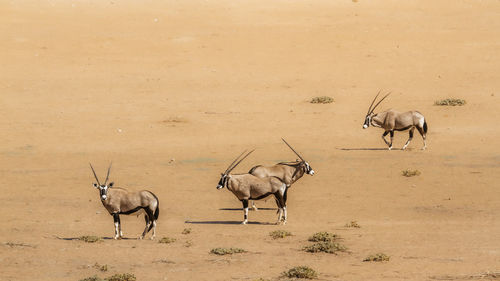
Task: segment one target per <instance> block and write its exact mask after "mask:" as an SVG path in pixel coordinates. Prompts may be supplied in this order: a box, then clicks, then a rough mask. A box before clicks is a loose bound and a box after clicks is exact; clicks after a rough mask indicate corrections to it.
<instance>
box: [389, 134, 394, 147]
mask: <svg viewBox="0 0 500 281" xmlns="http://www.w3.org/2000/svg"><path fill="white" fill-rule="evenodd" d="M390 133H391V143H390V144H389V150H391V149H392V139H393V138H394V131H390Z"/></svg>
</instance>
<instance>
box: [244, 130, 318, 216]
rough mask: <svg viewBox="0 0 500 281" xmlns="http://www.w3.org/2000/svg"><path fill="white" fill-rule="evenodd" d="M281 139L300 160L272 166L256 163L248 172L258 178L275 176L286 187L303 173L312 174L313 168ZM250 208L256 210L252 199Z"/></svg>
mask: <svg viewBox="0 0 500 281" xmlns="http://www.w3.org/2000/svg"><path fill="white" fill-rule="evenodd" d="M281 140H282V141H283V142H284V143H285V144H286V145H287V146H288V147H289V148H290V149H291V150H292V151H293V152H294V153H295V154H296V155H297V156H298V157H299V158H300V161H299V160H298V159H297V160H296V161H295V162H280V163H277V164H276V165H273V166H262V165H258V166H255V167H253V168H252V169H250V171H249V172H248V173H249V174H252V175H254V176H256V177H259V178H263V177H270V176H273V177H277V178H279V179H280V180H281V181H282V182H284V183H285V184H286V187H287V189H288V188H290V187H291V185H292V184H293V183H294V182H296V181H297V180H299V179H300V178H301V177H302V176H303V175H304V174H308V175H311V176H312V175H314V170H313V169H312V168H311V165H309V163H307V161H306V160H304V158H302V156H300V154H299V153H297V151H295V149H293V147H292V146H291V145H290V144H289V143H288V142H287V141H286V140H285V139H283V138H281ZM252 209H254V210H258V209H257V206H255V202H254V201H252Z"/></svg>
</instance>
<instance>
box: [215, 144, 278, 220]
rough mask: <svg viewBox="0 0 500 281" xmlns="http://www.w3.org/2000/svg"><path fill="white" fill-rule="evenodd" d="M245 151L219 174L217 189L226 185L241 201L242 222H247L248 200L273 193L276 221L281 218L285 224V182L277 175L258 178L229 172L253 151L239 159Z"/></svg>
mask: <svg viewBox="0 0 500 281" xmlns="http://www.w3.org/2000/svg"><path fill="white" fill-rule="evenodd" d="M245 152H246V151H244V152H243V153H242V154H240V155H239V156H238V157H237V158H236V159H235V160H234V161H233V163H231V165H229V167H227V169H226V171H224V173H222V174H221V177H220V180H219V183H218V184H217V189H221V188H223V187H227V189H228V190H230V191H231V192H232V193H233V194H234V195H235V196H236V197H237V198H238V199H239V200H240V201H241V202H242V203H243V211H244V220H243V222H242V224H247V222H248V200H258V199H262V198H265V197H267V196H269V195H271V194H272V195H274V198H275V199H276V204H277V205H278V210H279V215H278V222H277V223H280V222H281V221H282V219H283V224H285V223H286V219H287V212H286V191H287V188H286V184H285V183H283V182H282V181H281V180H280V179H279V178H277V177H264V178H259V177H256V176H254V175H251V174H230V173H231V171H232V170H233V169H234V168H236V166H238V164H240V163H241V161H243V159H245V158H246V157H247V156H248V155H250V153H252V152H253V150H252V151H250V152H248V153H247V154H246V155H245V156H243V158H241V159H240V157H241V156H242V155H243V154H244V153H245ZM238 160H239V161H238ZM236 161H238V162H236ZM235 163H236V164H235Z"/></svg>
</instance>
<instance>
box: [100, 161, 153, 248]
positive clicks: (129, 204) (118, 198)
mask: <svg viewBox="0 0 500 281" xmlns="http://www.w3.org/2000/svg"><path fill="white" fill-rule="evenodd" d="M90 168H91V169H92V172H93V173H94V177H95V179H96V180H97V183H94V184H93V186H94V187H95V188H97V189H99V193H100V198H101V203H102V205H103V206H104V208H106V210H107V211H108V212H109V214H110V215H112V216H113V220H114V224H115V236H114V239H118V238H122V237H123V233H122V227H121V222H120V215H130V214H133V213H136V212H139V211H143V212H145V215H144V219H145V221H146V228H144V231H143V233H142V235H141V236H140V239H143V238H144V236H145V235H146V234H147V233H148V232H149V231H151V229H153V234H152V236H151V239H154V238H155V236H156V221H157V220H158V216H159V214H160V208H159V207H160V202H159V200H158V197H156V195H154V194H153V193H152V192H151V191H148V190H141V191H135V192H134V191H127V190H126V189H123V188H119V187H113V182H110V183H109V184H107V182H108V177H109V171H110V169H111V165H110V166H109V168H108V175H107V176H106V181H105V182H104V184H101V183H100V182H99V179H98V178H97V175H96V173H95V171H94V168H93V167H92V164H91V165H90Z"/></svg>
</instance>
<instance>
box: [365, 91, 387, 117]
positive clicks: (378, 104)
mask: <svg viewBox="0 0 500 281" xmlns="http://www.w3.org/2000/svg"><path fill="white" fill-rule="evenodd" d="M390 94H391V92H389V93H388V94H387V95H385V96H384V97H383V98H382V99H381V100H379V101H378V102H377V104H375V106H374V107H373V109H372V111H371V112H370V113H372V112H373V111H374V110H375V108H377V106H378V105H379V104H380V103H381V102H382V101H383V100H384V99H385V98H387V96H388V95H390Z"/></svg>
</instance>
